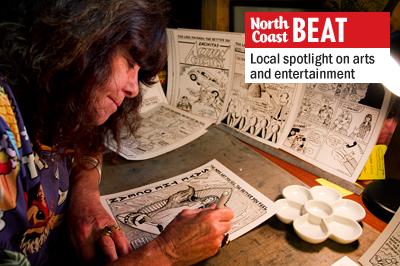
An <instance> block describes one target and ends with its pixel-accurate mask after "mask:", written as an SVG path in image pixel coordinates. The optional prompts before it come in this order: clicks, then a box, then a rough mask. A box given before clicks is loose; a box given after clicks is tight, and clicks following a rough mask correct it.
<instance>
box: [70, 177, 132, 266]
mask: <svg viewBox="0 0 400 266" xmlns="http://www.w3.org/2000/svg"><path fill="white" fill-rule="evenodd" d="M90 172H91V170H83V171H81V173H80V174H79V175H80V177H79V178H75V182H74V183H73V186H72V188H71V189H70V193H71V195H70V196H71V198H70V205H69V209H68V226H69V231H70V236H71V240H72V242H73V244H74V246H75V249H76V251H77V252H78V255H79V257H80V258H81V259H82V260H83V262H84V263H85V265H86V264H97V262H98V261H99V260H104V261H103V262H111V261H114V260H116V259H118V258H119V257H120V256H124V255H126V254H128V253H129V252H130V246H129V242H128V240H127V238H126V236H125V234H124V233H123V232H122V230H112V232H111V233H110V234H102V231H103V229H104V228H105V227H106V226H111V225H115V221H114V220H113V219H112V217H111V216H110V215H109V214H108V213H107V211H106V210H105V209H104V207H103V206H102V205H101V203H100V194H99V191H98V184H97V180H98V178H91V176H90V175H91V174H93V173H90ZM94 172H96V171H95V170H94ZM93 180H94V181H93Z"/></svg>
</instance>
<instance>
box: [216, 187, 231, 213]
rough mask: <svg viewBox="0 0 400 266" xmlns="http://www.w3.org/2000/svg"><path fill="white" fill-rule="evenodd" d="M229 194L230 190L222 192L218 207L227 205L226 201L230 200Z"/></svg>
mask: <svg viewBox="0 0 400 266" xmlns="http://www.w3.org/2000/svg"><path fill="white" fill-rule="evenodd" d="M228 196H229V192H228V191H224V192H222V194H221V197H219V200H218V202H217V209H220V208H223V207H224V206H225V203H226V202H227V201H228Z"/></svg>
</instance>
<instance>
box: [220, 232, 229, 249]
mask: <svg viewBox="0 0 400 266" xmlns="http://www.w3.org/2000/svg"><path fill="white" fill-rule="evenodd" d="M229 242H231V240H230V239H229V234H225V235H224V238H223V239H222V242H221V247H223V246H227V245H228V244H229Z"/></svg>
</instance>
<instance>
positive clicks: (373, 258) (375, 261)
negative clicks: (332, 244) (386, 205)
mask: <svg viewBox="0 0 400 266" xmlns="http://www.w3.org/2000/svg"><path fill="white" fill-rule="evenodd" d="M358 261H359V262H360V263H361V265H363V266H382V265H388V266H389V265H393V266H394V265H399V264H400V209H399V210H397V211H396V213H395V215H394V216H393V218H392V219H391V220H390V222H389V224H388V225H387V226H386V228H385V230H384V231H383V232H382V233H381V234H380V235H379V237H378V238H377V239H376V240H375V242H374V243H373V244H372V245H371V246H370V247H369V249H368V250H367V251H366V252H365V253H364V254H363V255H362V256H361V258H360V259H359V260H358Z"/></svg>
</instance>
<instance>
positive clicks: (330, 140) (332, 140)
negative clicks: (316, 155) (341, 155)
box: [326, 135, 344, 149]
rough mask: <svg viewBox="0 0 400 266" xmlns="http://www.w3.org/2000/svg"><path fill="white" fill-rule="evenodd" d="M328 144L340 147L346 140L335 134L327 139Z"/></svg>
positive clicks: (332, 146) (334, 147)
mask: <svg viewBox="0 0 400 266" xmlns="http://www.w3.org/2000/svg"><path fill="white" fill-rule="evenodd" d="M326 144H327V145H328V146H329V147H331V148H332V149H339V148H340V147H342V146H343V145H344V141H343V140H342V139H341V138H339V137H337V136H335V135H330V136H328V137H327V139H326Z"/></svg>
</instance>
